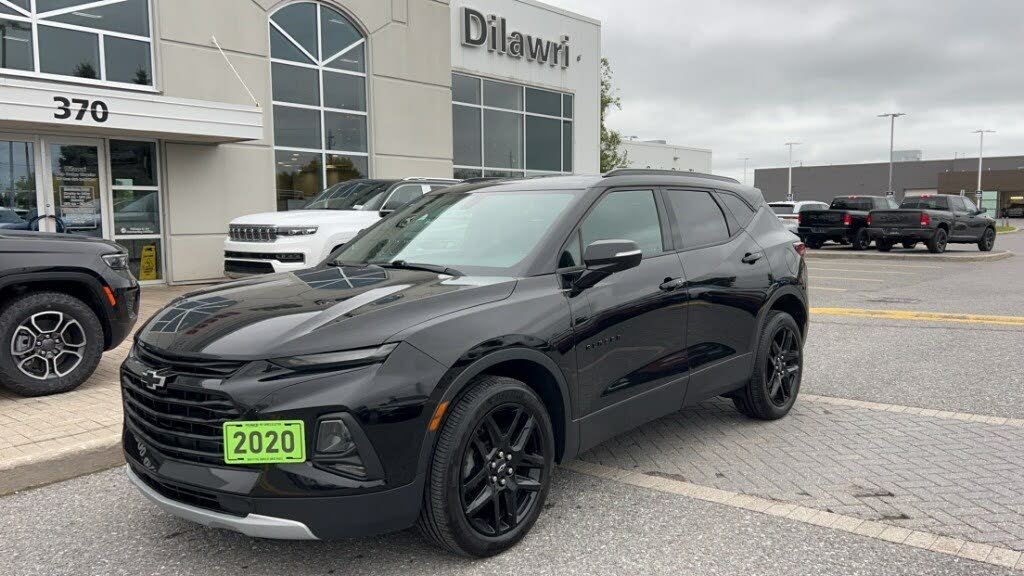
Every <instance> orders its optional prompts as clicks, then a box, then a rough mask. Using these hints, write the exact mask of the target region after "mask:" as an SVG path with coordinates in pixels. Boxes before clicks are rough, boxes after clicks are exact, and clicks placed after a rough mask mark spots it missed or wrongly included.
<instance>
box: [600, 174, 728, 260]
mask: <svg viewBox="0 0 1024 576" xmlns="http://www.w3.org/2000/svg"><path fill="white" fill-rule="evenodd" d="M723 224H724V222H723ZM581 233H582V236H583V246H584V247H586V246H589V245H590V244H591V243H592V242H596V241H598V240H632V241H634V242H636V243H637V245H638V246H639V247H640V249H641V250H643V253H644V256H651V255H653V254H659V253H661V252H662V251H664V245H663V242H662V237H661V223H660V222H659V221H658V208H657V206H656V205H655V203H654V192H653V191H651V190H629V191H622V192H612V193H611V194H608V195H607V196H605V197H604V198H602V199H601V200H600V201H599V202H598V204H597V206H595V207H594V209H593V210H591V211H590V214H588V215H587V217H586V219H585V220H584V221H583V225H582V227H581Z"/></svg>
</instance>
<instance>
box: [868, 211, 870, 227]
mask: <svg viewBox="0 0 1024 576" xmlns="http://www.w3.org/2000/svg"><path fill="white" fill-rule="evenodd" d="M868 226H871V214H868Z"/></svg>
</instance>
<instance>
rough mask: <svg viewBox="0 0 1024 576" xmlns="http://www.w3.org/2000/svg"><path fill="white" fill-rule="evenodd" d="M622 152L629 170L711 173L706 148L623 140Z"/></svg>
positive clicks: (709, 156)
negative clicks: (646, 169) (625, 156)
mask: <svg viewBox="0 0 1024 576" xmlns="http://www.w3.org/2000/svg"><path fill="white" fill-rule="evenodd" d="M622 151H623V152H625V153H626V154H627V157H628V158H627V159H628V162H629V167H630V168H654V169H657V170H678V171H680V172H704V173H709V172H711V150H708V149H706V148H693V147H690V146H676V145H674V144H669V143H667V142H665V141H664V140H625V141H623V143H622Z"/></svg>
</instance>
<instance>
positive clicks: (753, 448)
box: [581, 398, 1024, 550]
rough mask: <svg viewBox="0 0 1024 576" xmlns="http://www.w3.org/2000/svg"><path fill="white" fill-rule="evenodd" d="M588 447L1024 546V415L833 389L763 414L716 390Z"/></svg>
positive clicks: (824, 504)
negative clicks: (832, 393)
mask: <svg viewBox="0 0 1024 576" xmlns="http://www.w3.org/2000/svg"><path fill="white" fill-rule="evenodd" d="M932 412H934V411H932ZM957 416H958V415H957ZM986 419H987V418H986ZM1002 420H1007V419H1002ZM581 459H582V460H584V461H589V462H594V463H598V464H603V465H605V466H612V467H615V468H620V469H625V470H630V471H636V472H642V473H648V474H653V475H663V476H665V477H669V478H674V479H678V480H685V481H687V482H691V483H694V484H700V485H704V486H711V487H715V488H720V489H724V490H730V491H734V492H740V493H744V494H751V495H755V496H760V497H763V498H767V499H769V500H775V501H779V502H790V503H794V504H799V505H802V506H805V507H808V508H816V509H819V510H825V511H829V512H834V513H837V514H843V515H847V516H853V517H856V518H860V519H863V520H874V521H877V522H884V523H887V524H891V525H895V526H899V527H902V528H908V529H913V530H920V531H923V532H929V533H932V534H938V535H942V536H950V537H956V538H961V539H963V540H967V541H970V542H978V543H982V544H991V545H997V546H1002V547H1005V548H1011V549H1013V550H1024V426H1022V425H1020V423H1019V422H1017V421H1012V422H1007V423H1004V424H995V423H992V422H982V421H964V420H963V419H959V418H956V417H941V416H931V415H924V414H906V413H894V412H890V411H884V410H872V409H866V408H862V407H852V406H840V405H835V403H833V402H831V401H828V399H825V398H822V399H817V400H812V401H808V400H802V401H798V402H797V405H796V406H795V407H794V409H793V411H792V412H791V413H790V414H789V416H788V417H786V418H784V419H782V420H778V421H775V422H759V421H754V420H750V419H748V418H745V417H743V416H741V415H740V414H739V413H738V412H737V411H736V410H734V409H733V407H732V403H731V402H725V401H722V400H716V401H711V402H706V403H704V404H701V405H700V406H697V407H694V408H690V409H687V410H684V411H682V412H679V413H678V414H675V415H672V416H667V417H665V418H662V419H660V420H657V421H655V422H651V423H650V424H647V425H645V426H642V427H641V428H639V429H637V430H634V431H632V432H628V433H625V434H623V435H621V436H618V437H616V438H613V439H612V440H610V441H608V442H605V443H604V444H602V445H600V446H598V447H597V448H594V449H593V450H591V451H590V452H588V453H587V454H584V455H583V456H581Z"/></svg>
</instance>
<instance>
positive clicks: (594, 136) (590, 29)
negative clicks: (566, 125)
mask: <svg viewBox="0 0 1024 576" xmlns="http://www.w3.org/2000/svg"><path fill="white" fill-rule="evenodd" d="M463 7H466V8H470V9H473V10H476V11H477V12H481V13H483V14H484V15H491V14H494V15H497V16H501V17H504V18H505V19H506V20H507V22H508V32H512V31H513V30H516V31H519V32H522V33H523V34H530V35H532V36H535V37H540V38H543V39H544V40H550V41H552V42H558V41H560V39H561V38H562V36H568V37H569V42H568V44H569V48H570V57H569V66H568V67H565V68H563V67H562V66H560V65H557V64H556V65H553V66H552V65H550V64H540V63H537V62H535V61H531V60H529V59H527V58H514V57H510V56H508V55H506V54H501V53H498V52H492V51H489V50H488V49H487V48H486V47H476V46H464V45H463V44H462V38H461V34H462V8H463ZM451 34H452V40H451V64H452V69H453V71H455V72H466V73H468V74H473V75H475V76H483V77H486V78H493V79H497V80H508V81H510V82H515V83H518V84H525V85H529V86H535V87H538V88H550V89H552V90H558V91H561V92H568V93H571V94H573V95H574V102H575V103H574V111H573V121H574V126H573V130H574V134H573V138H574V142H573V172H576V173H579V174H587V173H590V174H596V173H598V172H599V171H600V165H601V157H600V140H601V110H600V101H601V100H600V96H601V23H600V22H599V21H597V20H594V19H591V18H587V17H586V16H581V15H579V14H574V13H572V12H568V11H566V10H561V9H559V8H555V7H554V6H549V5H547V4H542V3H540V2H536V1H534V0H451Z"/></svg>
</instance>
